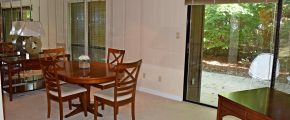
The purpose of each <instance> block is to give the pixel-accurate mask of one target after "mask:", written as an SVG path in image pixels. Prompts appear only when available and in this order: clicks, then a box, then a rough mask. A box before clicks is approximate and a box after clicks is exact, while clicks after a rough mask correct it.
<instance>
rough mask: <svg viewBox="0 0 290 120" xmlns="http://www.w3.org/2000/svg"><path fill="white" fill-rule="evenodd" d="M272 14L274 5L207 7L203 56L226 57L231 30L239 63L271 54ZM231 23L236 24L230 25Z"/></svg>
mask: <svg viewBox="0 0 290 120" xmlns="http://www.w3.org/2000/svg"><path fill="white" fill-rule="evenodd" d="M275 11H276V6H275V4H260V3H256V4H219V5H207V6H206V10H205V27H204V54H205V55H207V54H208V55H216V56H227V54H228V50H229V47H230V46H229V43H230V39H232V38H231V37H230V35H231V34H232V33H231V30H233V29H234V30H236V32H238V33H236V34H238V38H237V40H238V46H237V47H238V57H239V58H238V60H242V59H249V58H247V57H249V56H252V55H255V54H258V53H259V52H270V48H271V47H272V46H271V42H272V41H273V30H274V27H273V24H274V18H275V17H274V15H275ZM233 21H235V22H236V24H232V22H233Z"/></svg>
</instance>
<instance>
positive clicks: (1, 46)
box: [0, 42, 24, 101]
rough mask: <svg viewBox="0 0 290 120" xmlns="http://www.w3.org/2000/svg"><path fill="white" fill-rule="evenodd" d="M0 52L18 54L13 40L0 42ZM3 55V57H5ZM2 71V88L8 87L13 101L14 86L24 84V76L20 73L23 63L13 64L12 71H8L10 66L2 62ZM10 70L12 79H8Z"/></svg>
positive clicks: (0, 66)
mask: <svg viewBox="0 0 290 120" xmlns="http://www.w3.org/2000/svg"><path fill="white" fill-rule="evenodd" d="M0 54H1V55H3V56H5V54H6V55H7V54H10V55H9V56H12V55H16V51H15V47H14V46H13V44H12V43H11V42H1V43H0ZM3 56H1V57H3ZM0 71H1V83H2V89H3V88H8V92H9V97H10V101H12V95H13V88H14V87H16V86H21V85H24V84H23V83H22V81H23V77H22V76H21V75H20V73H21V71H22V65H21V64H20V63H16V64H14V65H13V66H12V69H11V71H8V66H7V64H6V63H3V62H2V63H1V64H0ZM9 72H10V73H11V78H12V80H11V81H8V78H9V75H8V74H9Z"/></svg>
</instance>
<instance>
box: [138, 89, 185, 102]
mask: <svg viewBox="0 0 290 120" xmlns="http://www.w3.org/2000/svg"><path fill="white" fill-rule="evenodd" d="M137 90H138V91H141V92H145V93H149V94H153V95H157V96H160V97H164V98H167V99H171V100H176V101H183V99H182V97H180V96H176V95H172V94H168V93H164V92H160V91H157V90H152V89H148V88H144V87H138V88H137Z"/></svg>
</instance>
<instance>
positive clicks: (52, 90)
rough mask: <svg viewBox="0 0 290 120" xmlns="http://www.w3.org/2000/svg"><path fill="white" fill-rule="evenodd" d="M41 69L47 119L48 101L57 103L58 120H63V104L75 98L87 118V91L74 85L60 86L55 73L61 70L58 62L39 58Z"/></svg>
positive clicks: (49, 108) (49, 107)
mask: <svg viewBox="0 0 290 120" xmlns="http://www.w3.org/2000/svg"><path fill="white" fill-rule="evenodd" d="M39 61H40V65H41V69H42V71H43V76H44V79H45V86H46V94H47V106H48V112H47V117H48V118H50V113H51V103H50V100H53V101H57V102H58V103H59V113H60V120H63V104H62V103H63V102H65V101H71V100H73V99H75V98H79V99H81V104H82V105H83V109H84V114H85V116H87V105H86V102H84V101H86V100H87V97H86V91H87V89H85V88H83V87H81V86H79V85H75V84H70V83H66V84H62V85H61V84H60V80H59V79H58V75H57V71H58V70H61V69H60V68H61V67H60V66H58V65H57V62H59V61H58V60H55V59H52V58H48V57H41V58H40V59H39Z"/></svg>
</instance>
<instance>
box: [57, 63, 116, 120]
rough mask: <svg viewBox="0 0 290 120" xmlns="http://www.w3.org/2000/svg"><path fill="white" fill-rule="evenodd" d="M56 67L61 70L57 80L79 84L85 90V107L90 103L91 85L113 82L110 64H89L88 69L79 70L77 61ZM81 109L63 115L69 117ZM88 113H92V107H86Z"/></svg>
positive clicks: (113, 77) (81, 108)
mask: <svg viewBox="0 0 290 120" xmlns="http://www.w3.org/2000/svg"><path fill="white" fill-rule="evenodd" d="M58 65H59V66H60V67H61V68H62V69H61V70H59V71H58V72H57V74H58V77H59V79H61V80H63V81H65V82H68V83H73V84H79V85H81V86H83V87H85V88H86V89H87V94H86V95H87V97H86V98H87V100H85V101H87V105H89V103H90V86H91V85H93V84H98V83H103V82H108V81H113V80H115V79H116V73H115V71H114V70H113V69H112V68H114V67H113V66H112V65H111V64H108V63H101V62H95V61H92V62H90V67H89V68H80V65H79V61H62V62H59V63H58ZM82 111H84V110H83V107H82V106H81V105H78V106H77V108H76V109H75V110H73V111H72V112H70V113H69V114H67V115H65V117H66V118H67V117H69V116H72V115H75V114H77V113H79V112H82ZM88 111H89V112H91V113H94V112H93V109H92V107H90V106H88Z"/></svg>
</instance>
